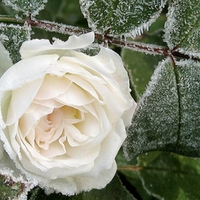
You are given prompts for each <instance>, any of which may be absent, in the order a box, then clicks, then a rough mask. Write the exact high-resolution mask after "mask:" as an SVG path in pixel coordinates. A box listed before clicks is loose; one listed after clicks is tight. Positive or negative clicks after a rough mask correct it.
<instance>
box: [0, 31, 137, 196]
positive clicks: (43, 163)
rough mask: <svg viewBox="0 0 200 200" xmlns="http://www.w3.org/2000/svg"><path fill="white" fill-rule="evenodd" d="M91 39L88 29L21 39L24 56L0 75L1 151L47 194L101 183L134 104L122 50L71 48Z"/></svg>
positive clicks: (106, 179) (110, 169)
mask: <svg viewBox="0 0 200 200" xmlns="http://www.w3.org/2000/svg"><path fill="white" fill-rule="evenodd" d="M93 41H94V33H88V34H85V35H81V36H79V37H77V36H72V37H69V39H68V41H66V42H63V41H60V40H58V39H57V40H55V42H54V43H53V44H50V42H49V41H48V40H32V41H28V42H25V43H24V44H23V45H22V48H21V54H22V58H23V59H22V60H21V61H20V62H18V63H16V64H15V65H13V66H12V67H11V68H9V69H8V70H7V71H6V72H5V73H4V75H3V76H2V78H1V79H0V102H1V112H0V122H1V126H2V127H3V128H4V129H3V130H1V134H0V135H1V140H2V141H3V142H4V147H5V150H6V151H7V153H8V154H9V156H10V158H11V159H12V160H13V162H14V163H15V165H16V166H17V168H18V169H19V170H20V172H21V173H23V174H25V176H26V177H27V179H28V180H31V181H33V182H34V184H39V185H40V186H41V187H43V188H45V189H46V191H47V192H48V193H51V192H53V191H57V192H62V193H63V194H66V195H73V194H75V193H79V192H81V191H88V190H91V189H93V188H97V189H100V188H103V187H105V186H106V184H108V183H109V182H110V181H111V179H112V178H113V176H114V174H115V172H116V163H115V156H116V154H117V152H118V150H119V149H120V147H121V145H122V143H123V141H124V139H125V138H126V130H125V127H126V126H129V125H130V121H131V118H132V114H133V112H134V109H135V106H136V103H135V102H134V100H133V99H132V97H131V95H130V89H129V80H128V75H127V72H126V71H125V69H124V66H123V63H122V60H121V58H120V57H119V55H117V54H116V53H115V52H113V51H112V50H109V49H107V48H104V47H101V50H100V52H99V54H98V55H96V56H88V55H85V54H83V53H81V52H78V51H76V49H78V48H83V47H86V46H88V45H90V44H91V43H92V42H93ZM91 124H92V126H91ZM11 162H12V161H11Z"/></svg>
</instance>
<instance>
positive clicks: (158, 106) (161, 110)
mask: <svg viewBox="0 0 200 200" xmlns="http://www.w3.org/2000/svg"><path fill="white" fill-rule="evenodd" d="M178 106H179V104H178V94H177V88H176V79H175V75H174V71H173V67H172V65H171V62H170V60H169V59H167V60H165V61H163V62H161V63H159V66H158V67H157V69H156V70H155V72H154V74H153V76H152V79H151V81H150V83H149V85H148V87H147V89H146V91H145V93H144V94H143V96H142V98H141V99H140V101H139V103H138V105H137V108H136V111H135V114H134V116H133V121H132V125H131V126H130V127H129V129H128V137H127V139H126V141H125V143H124V153H125V156H126V158H127V159H129V160H130V159H132V158H133V157H135V156H137V155H139V154H140V153H143V152H147V151H152V150H172V149H173V148H174V146H175V144H174V143H176V140H177V135H176V134H177V131H178Z"/></svg>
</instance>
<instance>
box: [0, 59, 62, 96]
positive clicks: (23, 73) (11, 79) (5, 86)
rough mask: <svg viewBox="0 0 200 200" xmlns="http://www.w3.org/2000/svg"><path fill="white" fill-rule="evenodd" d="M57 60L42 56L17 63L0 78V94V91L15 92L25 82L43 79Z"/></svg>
mask: <svg viewBox="0 0 200 200" xmlns="http://www.w3.org/2000/svg"><path fill="white" fill-rule="evenodd" d="M57 59H58V55H42V56H37V57H32V58H28V59H26V60H21V61H19V62H18V63H16V64H15V65H13V66H12V67H10V68H9V69H8V70H7V71H6V72H5V73H4V74H3V76H2V77H1V78H0V94H1V92H2V91H7V90H15V89H17V88H19V87H21V86H22V85H24V84H26V83H27V82H31V81H32V80H35V79H39V78H43V76H44V75H45V74H46V73H47V71H48V70H50V69H49V68H50V66H51V65H52V64H53V63H55V62H56V60H57Z"/></svg>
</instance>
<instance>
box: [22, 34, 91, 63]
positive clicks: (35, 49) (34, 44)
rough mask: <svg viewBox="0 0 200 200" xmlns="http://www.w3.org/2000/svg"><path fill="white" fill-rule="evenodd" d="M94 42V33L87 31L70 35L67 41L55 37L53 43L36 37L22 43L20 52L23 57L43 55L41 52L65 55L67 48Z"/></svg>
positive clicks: (77, 47)
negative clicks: (78, 34)
mask: <svg viewBox="0 0 200 200" xmlns="http://www.w3.org/2000/svg"><path fill="white" fill-rule="evenodd" d="M93 42H94V33H93V32H90V33H86V34H83V35H80V36H75V35H73V36H70V37H69V39H68V40H67V41H65V42H64V41H61V40H59V39H55V40H54V43H53V44H51V43H50V42H49V40H45V39H42V40H39V39H34V40H31V41H26V42H24V43H23V44H22V46H21V49H20V54H21V56H22V59H24V58H28V57H32V56H36V55H41V54H54V53H56V54H58V55H59V54H60V55H63V54H64V52H65V51H66V50H73V49H80V48H84V47H87V46H89V45H90V44H92V43H93Z"/></svg>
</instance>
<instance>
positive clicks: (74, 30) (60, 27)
mask: <svg viewBox="0 0 200 200" xmlns="http://www.w3.org/2000/svg"><path fill="white" fill-rule="evenodd" d="M0 22H4V23H9V24H10V23H14V24H28V25H29V26H31V27H35V28H40V29H42V30H46V31H49V32H55V33H61V34H64V35H74V34H76V35H81V34H84V33H88V32H90V31H91V30H90V29H85V28H80V27H75V26H70V25H65V24H60V23H55V22H49V21H43V20H36V19H32V18H31V17H28V18H27V19H18V18H14V17H9V16H4V15H0ZM95 38H96V39H97V40H99V41H102V42H103V43H104V44H109V43H110V44H113V45H115V46H119V47H122V48H126V49H131V50H134V51H139V52H144V53H146V54H153V55H164V56H168V57H170V56H174V57H178V58H184V59H192V60H196V61H200V59H199V58H196V57H191V56H188V55H185V54H183V53H180V52H178V49H177V48H178V47H177V48H175V49H172V50H170V49H168V48H167V47H163V46H157V45H153V44H146V43H140V42H135V41H125V40H122V39H120V38H115V37H112V36H110V35H102V34H97V33H96V34H95Z"/></svg>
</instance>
